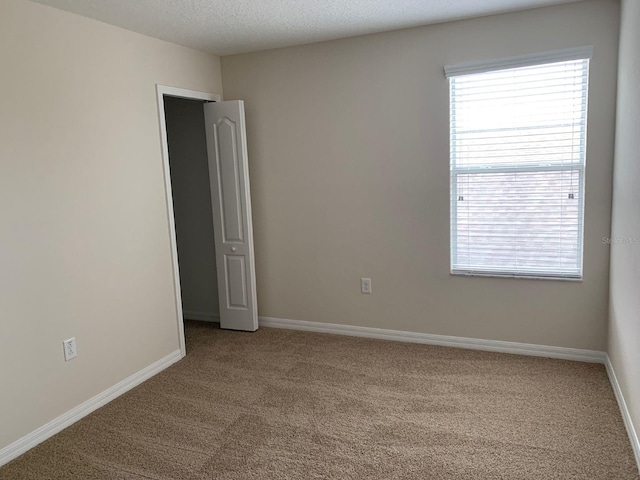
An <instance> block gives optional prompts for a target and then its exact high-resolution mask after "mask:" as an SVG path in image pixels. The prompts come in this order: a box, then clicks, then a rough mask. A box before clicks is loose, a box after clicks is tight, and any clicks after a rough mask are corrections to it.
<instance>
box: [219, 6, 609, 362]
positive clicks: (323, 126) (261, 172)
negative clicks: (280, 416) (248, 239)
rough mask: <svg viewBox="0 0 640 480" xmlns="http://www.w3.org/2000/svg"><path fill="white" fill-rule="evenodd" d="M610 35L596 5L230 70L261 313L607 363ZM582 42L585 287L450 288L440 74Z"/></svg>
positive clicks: (241, 61) (471, 284)
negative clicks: (567, 350)
mask: <svg viewBox="0 0 640 480" xmlns="http://www.w3.org/2000/svg"><path fill="white" fill-rule="evenodd" d="M618 26H619V6H618V2H616V1H613V0H597V1H587V2H579V3H575V4H569V5H565V6H560V7H551V8H541V9H537V10H531V11H526V12H518V13H512V14H506V15H499V16H492V17H484V18H479V19H474V20H468V21H460V22H454V23H447V24H441V25H435V26H428V27H423V28H415V29H409V30H403V31H395V32H389V33H382V34H376V35H369V36H363V37H357V38H351V39H345V40H338V41H332V42H326V43H318V44H311V45H306V46H300V47H293V48H284V49H278V50H269V51H264V52H257V53H251V54H243V55H237V56H229V57H223V58H222V68H223V82H224V90H225V98H226V99H228V100H230V99H244V100H245V102H246V113H247V132H248V147H249V162H250V175H251V187H252V192H251V194H252V202H253V217H254V231H255V248H256V262H257V267H256V268H257V281H258V285H257V288H258V290H257V291H258V303H259V313H260V315H261V316H271V317H280V318H289V319H300V320H309V321H316V322H331V323H340V324H350V325H363V326H369V327H381V328H391V329H398V330H408V331H416V332H428V333H434V334H446V335H459V336H466V337H477V338H486V339H498V340H507V341H516V342H530V343H536V344H549V345H560V346H565V347H576V348H586V349H597V350H603V349H604V347H605V345H606V331H607V297H608V270H609V248H608V246H607V245H604V244H603V243H602V241H601V239H602V237H603V236H606V235H608V234H609V232H610V208H611V178H612V157H613V139H614V115H615V90H616V74H615V72H616V68H617V43H618ZM581 45H593V46H594V57H593V61H592V64H591V76H590V104H589V130H588V154H587V180H586V220H585V224H586V227H585V246H584V252H585V255H584V260H585V262H584V281H583V282H580V283H574V282H562V281H540V280H513V279H497V278H469V277H460V276H451V275H450V274H449V201H448V198H449V197H448V195H449V144H448V84H447V81H446V79H445V77H444V74H443V66H444V65H447V64H455V63H459V62H465V61H472V60H482V59H493V58H499V57H504V56H510V55H519V54H528V53H534V52H544V51H548V50H554V49H561V48H568V47H576V46H581ZM362 276H369V277H371V278H372V282H373V292H374V293H373V294H372V295H362V294H361V293H360V285H359V278H360V277H362Z"/></svg>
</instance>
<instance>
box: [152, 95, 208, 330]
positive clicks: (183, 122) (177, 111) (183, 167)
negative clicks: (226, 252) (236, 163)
mask: <svg viewBox="0 0 640 480" xmlns="http://www.w3.org/2000/svg"><path fill="white" fill-rule="evenodd" d="M202 104H203V102H200V101H195V100H185V99H184V98H171V97H167V98H166V99H165V101H164V105H165V117H166V119H167V139H168V143H169V163H170V164H171V190H172V194H173V205H174V215H175V220H176V239H177V244H178V261H179V264H180V287H181V293H182V307H183V310H184V311H183V314H184V316H185V318H189V317H190V313H191V314H192V312H198V313H202V314H205V315H208V316H216V317H218V316H219V315H220V307H219V305H218V280H217V278H216V249H215V244H214V242H213V212H212V210H211V187H210V185H209V165H208V159H207V137H206V132H205V129H204V108H203V107H202Z"/></svg>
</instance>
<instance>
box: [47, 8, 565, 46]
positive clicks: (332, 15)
mask: <svg viewBox="0 0 640 480" xmlns="http://www.w3.org/2000/svg"><path fill="white" fill-rule="evenodd" d="M35 1H37V2H38V3H42V4H46V5H51V6H53V7H57V8H60V9H62V10H67V11H69V12H74V13H77V14H79V15H83V16H85V17H90V18H94V19H96V20H100V21H102V22H105V23H110V24H112V25H117V26H119V27H122V28H126V29H128V30H133V31H135V32H139V33H143V34H145V35H149V36H152V37H156V38H160V39H163V40H167V41H170V42H174V43H178V44H180V45H185V46H188V47H193V48H197V49H199V50H205V51H208V52H211V53H216V54H219V55H229V54H234V53H241V52H250V51H255V50H265V49H268V48H276V47H285V46H290V45H300V44H304V43H311V42H318V41H323V40H332V39H336V38H344V37H351V36H355V35H362V34H366V33H374V32H382V31H386V30H395V29H399V28H407V27H415V26H419V25H427V24H431V23H439V22H444V21H449V20H458V19H462V18H470V17H476V16H483V15H491V14H494V13H503V12H509V11H515V10H524V9H527V8H535V7H542V6H546V5H556V4H561V3H569V2H572V1H577V0H35Z"/></svg>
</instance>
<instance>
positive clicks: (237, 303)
mask: <svg viewBox="0 0 640 480" xmlns="http://www.w3.org/2000/svg"><path fill="white" fill-rule="evenodd" d="M225 259H226V268H227V271H226V272H225V273H226V276H227V285H228V288H227V308H247V290H246V288H245V286H246V284H247V277H246V275H245V265H244V257H242V256H238V255H233V256H231V255H225Z"/></svg>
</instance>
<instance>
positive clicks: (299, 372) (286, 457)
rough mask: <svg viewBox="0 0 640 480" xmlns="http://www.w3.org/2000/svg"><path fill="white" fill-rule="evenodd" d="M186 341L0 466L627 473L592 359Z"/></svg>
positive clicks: (25, 479) (330, 340)
mask: <svg viewBox="0 0 640 480" xmlns="http://www.w3.org/2000/svg"><path fill="white" fill-rule="evenodd" d="M187 351H188V355H187V357H186V358H185V359H184V360H182V361H180V362H179V363H177V364H176V365H174V366H173V367H171V368H169V369H168V370H165V371H164V372H162V373H161V374H159V375H157V376H156V377H154V378H152V379H151V380H149V381H147V382H146V383H144V384H143V385H141V386H139V387H137V388H136V389H134V390H132V391H130V392H129V393H127V394H125V395H123V396H122V397H120V398H118V399H117V400H115V401H114V402H112V403H110V404H109V405H107V406H106V407H104V408H102V409H100V410H98V411H96V412H95V413H93V414H92V415H90V416H88V417H86V418H85V419H83V420H81V421H80V422H78V423H76V424H75V425H73V426H71V427H70V428H68V429H66V430H65V431H63V432H61V433H60V434H58V435H56V436H55V437H53V438H52V439H50V440H48V441H47V442H45V443H43V444H41V445H40V446H38V447H36V448H34V449H33V450H31V451H29V452H28V453H26V454H25V455H23V456H22V457H20V458H18V459H16V460H14V461H13V462H11V463H10V464H8V465H6V466H5V467H3V468H0V478H1V479H3V480H13V479H20V480H30V479H60V480H67V479H82V480H91V479H100V480H115V479H118V480H121V479H145V478H147V479H148V478H151V479H220V480H230V479H260V480H269V479H305V480H307V479H358V480H360V479H385V480H387V479H389V480H391V479H420V480H441V479H479V480H493V479H509V480H519V479H527V480H528V479H531V480H534V479H535V480H548V479H589V480H600V479H601V480H638V479H639V478H640V477H639V476H638V472H637V469H636V465H635V463H634V459H633V453H632V451H631V446H630V444H629V441H628V439H627V435H626V433H625V430H624V426H623V424H622V420H621V418H620V413H619V410H618V406H617V404H616V401H615V398H614V396H613V392H612V390H611V387H610V385H609V381H608V379H607V376H606V373H605V370H604V368H603V366H602V365H592V364H585V363H577V362H568V361H562V360H551V359H542V358H533V357H520V356H515V355H505V354H497V353H487V352H478V351H471V350H459V349H452V348H442V347H432V346H426V345H416V344H406V343H396V342H386V341H378V340H368V339H360V338H353V337H340V336H333V335H324V334H316V333H304V332H295V331H286V330H275V329H268V328H262V329H260V330H259V331H258V332H256V333H234V332H227V331H222V330H219V329H217V328H216V327H215V326H213V325H211V324H199V323H195V322H188V323H187Z"/></svg>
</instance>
